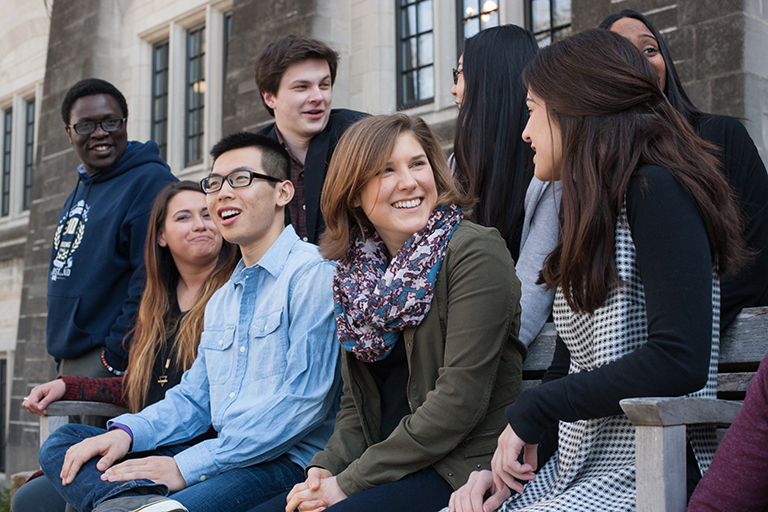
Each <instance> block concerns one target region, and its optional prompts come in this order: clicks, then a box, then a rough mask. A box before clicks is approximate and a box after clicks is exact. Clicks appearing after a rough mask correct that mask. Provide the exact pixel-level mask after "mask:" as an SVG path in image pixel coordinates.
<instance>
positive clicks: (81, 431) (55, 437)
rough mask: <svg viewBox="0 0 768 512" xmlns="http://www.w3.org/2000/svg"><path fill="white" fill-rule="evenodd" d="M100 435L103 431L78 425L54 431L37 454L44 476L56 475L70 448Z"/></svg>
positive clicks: (65, 426)
mask: <svg viewBox="0 0 768 512" xmlns="http://www.w3.org/2000/svg"><path fill="white" fill-rule="evenodd" d="M101 433H104V430H103V429H99V428H96V427H91V426H88V425H80V424H78V423H69V424H66V425H62V426H61V427H59V428H57V429H56V430H54V431H53V432H52V433H51V434H50V435H49V436H48V438H47V439H46V440H45V442H44V443H43V445H42V446H41V447H40V451H39V452H38V454H37V458H38V460H39V461H40V467H41V468H42V469H43V472H44V473H46V474H58V473H59V470H60V469H61V465H62V463H63V462H64V456H65V455H66V453H67V450H68V449H69V447H70V446H73V445H75V444H77V443H79V442H80V441H82V440H84V439H88V438H89V437H93V436H96V435H99V434H101Z"/></svg>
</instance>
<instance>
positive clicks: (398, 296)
mask: <svg viewBox="0 0 768 512" xmlns="http://www.w3.org/2000/svg"><path fill="white" fill-rule="evenodd" d="M463 217H464V214H463V213H462V211H461V207H459V206H456V205H451V206H438V207H437V208H435V210H434V211H433V212H432V214H431V215H430V217H429V221H428V222H427V225H426V226H424V228H423V229H422V230H421V231H419V232H418V233H415V234H414V235H413V236H411V238H410V239H408V241H407V242H406V243H405V244H404V245H403V246H402V247H401V248H400V250H399V251H397V254H395V256H394V257H393V258H392V261H391V262H390V263H389V265H387V250H386V246H385V245H384V242H383V241H382V240H381V238H380V237H379V235H378V233H376V232H375V231H373V232H367V233H360V232H358V234H357V236H356V237H355V239H354V240H353V241H352V242H351V243H350V248H349V252H348V254H347V258H345V259H343V260H342V261H341V262H339V266H338V267H337V269H336V275H334V277H333V298H334V310H335V313H336V326H337V328H338V336H339V341H341V345H342V347H344V349H345V350H347V351H349V352H352V353H354V354H355V357H357V358H358V359H359V360H361V361H364V362H367V363H372V362H374V361H378V360H381V359H384V358H385V357H387V355H388V354H389V352H390V350H392V347H393V346H394V345H395V343H396V342H397V339H398V337H399V336H400V332H401V331H402V330H403V329H405V328H406V327H408V326H416V325H419V324H420V323H421V322H422V320H423V319H424V317H425V316H427V313H428V312H429V307H430V304H431V302H432V295H433V294H434V290H435V280H436V279H437V273H438V271H439V270H440V267H441V266H442V262H443V257H444V256H445V248H446V247H447V246H448V240H450V239H451V235H453V232H454V231H455V230H456V226H458V225H459V222H460V221H461V219H462V218H463Z"/></svg>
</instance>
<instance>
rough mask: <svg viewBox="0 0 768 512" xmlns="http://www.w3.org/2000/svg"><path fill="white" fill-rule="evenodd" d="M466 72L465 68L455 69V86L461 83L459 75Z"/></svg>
mask: <svg viewBox="0 0 768 512" xmlns="http://www.w3.org/2000/svg"><path fill="white" fill-rule="evenodd" d="M463 72H464V68H459V69H456V68H453V85H456V84H458V83H459V75H460V74H462V73H463Z"/></svg>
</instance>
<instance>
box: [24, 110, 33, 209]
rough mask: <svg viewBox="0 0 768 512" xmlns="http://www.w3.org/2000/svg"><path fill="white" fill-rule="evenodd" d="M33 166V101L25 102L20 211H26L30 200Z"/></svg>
mask: <svg viewBox="0 0 768 512" xmlns="http://www.w3.org/2000/svg"><path fill="white" fill-rule="evenodd" d="M34 164H35V100H31V101H29V102H27V119H26V133H25V134H24V192H23V194H22V198H21V209H22V210H28V209H29V205H30V203H31V198H32V166H33V165H34Z"/></svg>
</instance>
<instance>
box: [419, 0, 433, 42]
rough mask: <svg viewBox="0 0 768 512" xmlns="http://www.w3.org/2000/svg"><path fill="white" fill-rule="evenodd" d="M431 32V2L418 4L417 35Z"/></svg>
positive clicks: (430, 0) (429, 0)
mask: <svg viewBox="0 0 768 512" xmlns="http://www.w3.org/2000/svg"><path fill="white" fill-rule="evenodd" d="M430 30H432V0H427V1H426V2H421V3H419V33H420V34H421V33H423V32H428V31H430Z"/></svg>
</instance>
